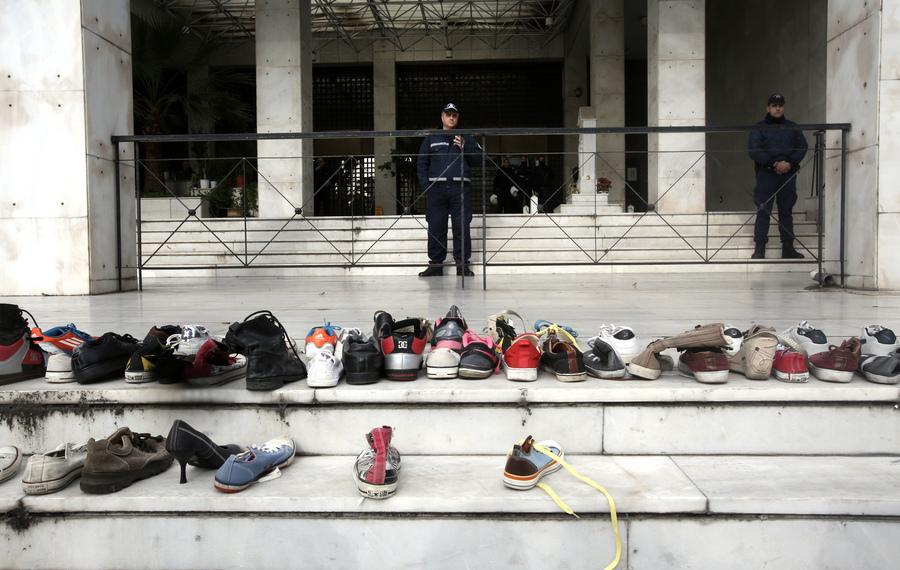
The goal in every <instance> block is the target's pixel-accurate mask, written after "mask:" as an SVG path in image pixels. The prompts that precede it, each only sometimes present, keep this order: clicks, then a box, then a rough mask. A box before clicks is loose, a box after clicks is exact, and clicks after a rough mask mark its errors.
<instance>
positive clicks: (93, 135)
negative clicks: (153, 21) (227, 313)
mask: <svg viewBox="0 0 900 570" xmlns="http://www.w3.org/2000/svg"><path fill="white" fill-rule="evenodd" d="M129 5H130V2H129V1H128V0H82V1H81V2H71V1H70V0H32V1H29V2H16V3H14V5H13V4H12V3H9V2H7V3H4V9H3V17H2V18H0V53H2V54H3V57H2V58H0V133H2V135H3V136H2V137H0V172H2V173H3V183H2V184H0V244H2V246H0V268H2V270H0V295H40V294H48V295H85V294H98V293H107V292H111V291H115V290H116V289H117V288H118V279H117V264H118V256H117V248H116V244H117V237H118V236H121V245H122V252H123V256H122V265H123V266H124V267H128V268H130V269H125V270H123V272H122V273H123V278H124V282H123V288H125V289H133V288H135V287H136V283H137V281H136V272H135V270H134V267H135V266H136V255H135V193H134V169H133V166H124V165H123V168H122V170H121V171H120V183H121V191H120V194H119V198H120V200H121V206H122V209H121V215H120V217H119V222H120V224H121V231H120V232H119V233H117V231H118V228H117V219H116V193H115V183H116V179H115V167H114V162H113V160H114V158H115V157H114V153H115V150H114V147H113V146H112V145H111V143H110V137H111V136H112V135H114V134H118V135H127V134H132V133H133V132H134V130H133V125H132V122H133V119H132V97H131V55H130V52H131V19H130V12H129ZM131 151H132V146H131V145H124V146H123V147H122V148H121V151H120V158H122V159H125V160H128V159H131V157H132V154H131ZM26 308H27V307H26Z"/></svg>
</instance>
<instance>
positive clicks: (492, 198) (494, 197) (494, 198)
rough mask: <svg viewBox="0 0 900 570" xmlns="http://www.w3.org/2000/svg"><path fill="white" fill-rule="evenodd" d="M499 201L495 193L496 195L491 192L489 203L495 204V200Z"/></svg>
mask: <svg viewBox="0 0 900 570" xmlns="http://www.w3.org/2000/svg"><path fill="white" fill-rule="evenodd" d="M499 201H500V200H498V199H497V195H496V194H491V204H492V205H494V206H496V205H497V202H499Z"/></svg>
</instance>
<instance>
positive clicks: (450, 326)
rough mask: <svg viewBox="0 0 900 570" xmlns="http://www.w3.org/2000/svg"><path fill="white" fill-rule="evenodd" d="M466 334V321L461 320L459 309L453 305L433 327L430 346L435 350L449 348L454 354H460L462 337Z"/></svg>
mask: <svg viewBox="0 0 900 570" xmlns="http://www.w3.org/2000/svg"><path fill="white" fill-rule="evenodd" d="M465 332H466V320H465V319H464V318H463V316H462V313H460V311H459V307H457V306H456V305H453V306H452V307H450V310H449V311H447V316H446V317H444V318H443V319H438V320H437V325H436V326H435V327H434V338H433V339H432V346H434V347H435V348H449V349H450V350H455V351H456V352H462V348H463V335H464V334H465Z"/></svg>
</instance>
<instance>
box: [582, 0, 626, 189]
mask: <svg viewBox="0 0 900 570" xmlns="http://www.w3.org/2000/svg"><path fill="white" fill-rule="evenodd" d="M588 17H589V18H590V30H591V35H590V38H591V39H590V55H589V57H590V65H591V94H590V97H591V98H590V101H591V107H593V109H594V118H595V119H596V121H597V126H599V127H624V126H625V3H624V0H598V1H594V2H591V3H590V13H589V14H588ZM596 148H597V158H596V161H595V168H596V170H595V180H598V179H600V177H605V178H608V179H609V180H611V181H612V186H611V188H610V192H609V202H610V203H618V204H622V205H624V204H625V135H597V141H596ZM581 191H582V192H585V189H584V188H582V189H581Z"/></svg>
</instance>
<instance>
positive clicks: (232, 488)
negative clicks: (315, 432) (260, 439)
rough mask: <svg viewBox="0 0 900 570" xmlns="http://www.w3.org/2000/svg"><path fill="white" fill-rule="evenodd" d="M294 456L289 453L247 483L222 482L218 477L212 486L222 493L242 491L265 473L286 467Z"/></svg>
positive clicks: (292, 460)
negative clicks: (282, 459)
mask: <svg viewBox="0 0 900 570" xmlns="http://www.w3.org/2000/svg"><path fill="white" fill-rule="evenodd" d="M295 451H296V450H295ZM294 457H295V456H294V454H293V453H292V454H291V455H289V456H288V457H287V459H286V460H285V461H284V462H282V463H279V464H278V465H273V466H272V467H271V468H269V469H266V470H265V471H263V472H262V473H260V474H259V475H257V476H256V477H254V478H253V481H250V482H249V483H247V484H243V483H242V484H240V485H228V484H227V483H223V482H221V481H219V480H218V479H216V481H215V483H214V484H213V486H214V487H215V488H216V489H218V490H220V491H222V492H224V493H237V492H239V491H243V490H244V489H246V488H247V487H249V486H250V485H252V484H254V483H256V482H257V481H259V480H260V479H262V478H263V477H265V476H266V475H268V474H269V473H271V472H272V471H274V470H275V469H276V468H277V469H284V468H285V467H287V466H288V465H290V464H291V463H293V462H294Z"/></svg>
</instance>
